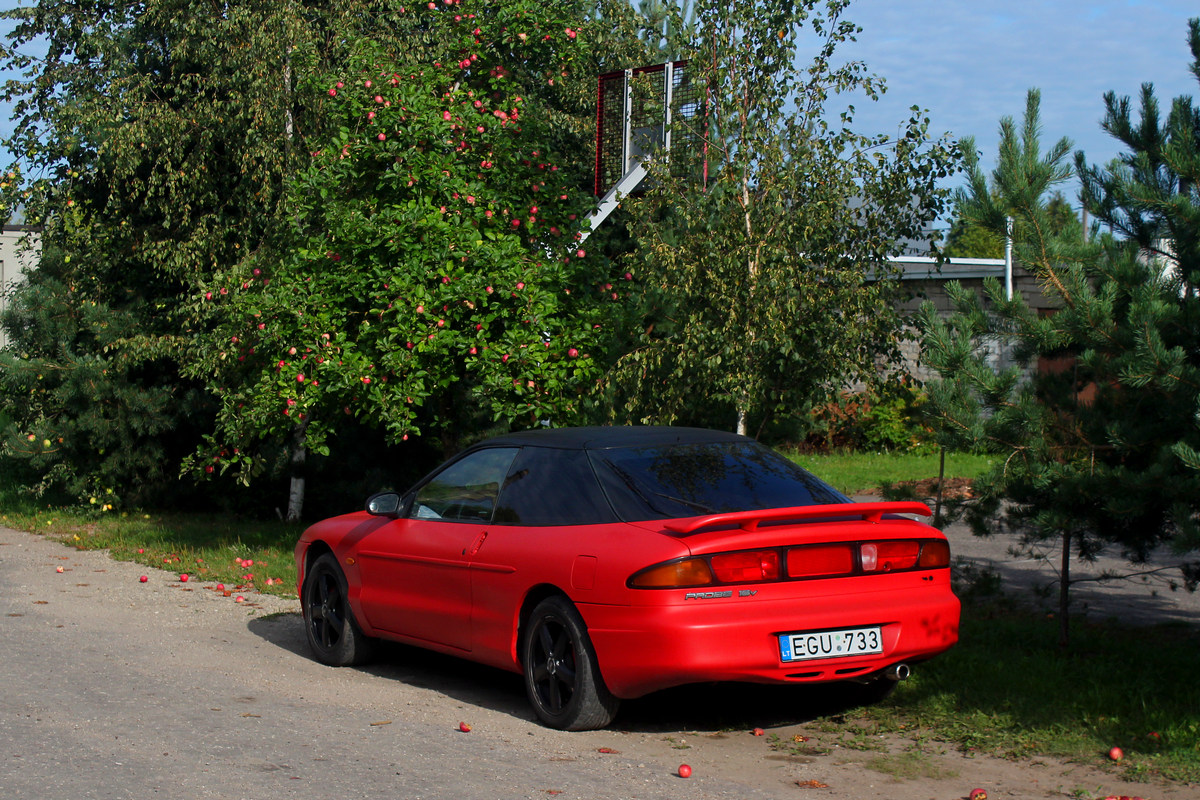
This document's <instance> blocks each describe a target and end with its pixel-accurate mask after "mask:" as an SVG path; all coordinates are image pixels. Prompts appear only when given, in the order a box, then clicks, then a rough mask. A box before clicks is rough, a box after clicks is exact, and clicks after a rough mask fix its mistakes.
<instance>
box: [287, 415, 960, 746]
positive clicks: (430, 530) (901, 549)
mask: <svg viewBox="0 0 1200 800" xmlns="http://www.w3.org/2000/svg"><path fill="white" fill-rule="evenodd" d="M907 514H916V515H925V516H928V514H929V509H928V508H927V507H926V506H925V505H924V504H922V503H914V502H887V503H854V502H853V501H851V500H850V499H848V498H847V497H845V496H844V495H842V494H840V493H839V492H837V491H835V490H834V489H832V488H830V487H829V486H828V485H826V484H824V483H822V482H821V481H819V480H817V479H816V478H815V477H813V476H812V475H811V474H810V473H808V472H806V471H805V470H803V469H801V468H799V467H798V466H796V465H795V464H793V463H792V462H791V461H789V460H787V459H786V458H783V457H782V456H779V455H777V454H776V453H775V452H774V451H772V450H770V449H768V448H766V447H763V446H761V445H759V444H757V443H756V442H754V441H752V440H750V439H746V438H744V437H741V436H736V435H733V434H729V433H721V432H716V431H707V430H697V429H689V428H665V427H664V428H652V427H646V428H640V427H625V428H622V427H613V428H563V429H546V430H538V431H528V432H524V433H514V434H510V435H507V436H500V437H498V438H495V439H491V440H489V441H486V442H483V443H481V444H478V445H475V446H474V447H471V448H469V449H468V450H466V451H464V452H463V453H461V454H460V455H458V456H457V457H455V458H454V459H452V460H450V461H449V462H447V463H446V464H445V465H443V466H442V467H440V468H439V469H438V470H437V471H435V472H434V473H433V474H432V475H430V476H429V477H427V478H425V479H424V480H422V481H421V482H420V483H418V484H417V486H416V487H415V488H413V489H412V490H410V491H409V492H407V493H406V494H404V495H400V494H398V493H393V492H385V493H382V494H377V495H375V496H373V497H371V498H370V499H369V500H368V501H367V508H366V510H365V511H360V512H357V513H354V514H347V515H344V516H340V517H334V518H333V519H328V520H324V521H322V522H319V523H317V524H315V525H313V526H312V527H311V528H309V529H308V530H307V531H305V532H304V535H303V536H302V537H301V538H300V541H299V543H298V544H297V545H296V563H297V566H298V567H299V572H300V587H299V588H300V597H301V603H302V607H303V612H304V624H305V629H306V632H307V635H308V641H309V644H310V645H311V646H312V650H313V653H314V654H315V656H316V658H317V659H318V660H320V661H322V662H324V663H326V664H331V665H337V666H343V665H349V664H356V663H359V662H361V661H362V660H364V659H365V658H367V656H368V655H369V653H370V650H371V645H372V642H373V640H375V639H390V640H394V641H398V642H406V643H408V644H413V645H417V646H420V647H425V648H429V649H431V650H437V651H439V652H442V653H450V654H453V655H456V656H462V657H463V658H469V659H472V660H475V661H479V662H482V663H484V664H491V665H493V666H496V667H500V668H502V669H506V670H511V671H514V672H520V673H522V674H523V675H524V677H525V685H526V688H527V690H528V693H529V699H530V702H531V703H532V704H533V708H534V711H535V712H536V714H537V716H538V718H539V719H540V720H541V721H542V722H543V723H545V724H546V725H549V726H550V727H554V728H561V729H565V730H586V729H593V728H601V727H604V726H605V725H607V724H609V722H611V721H612V719H613V717H614V716H615V714H616V712H617V706H618V704H619V702H620V699H621V698H634V697H639V696H641V695H645V694H647V693H649V692H653V691H656V690H659V689H664V688H667V687H670V686H678V685H682V684H686V683H696V682H708V681H750V682H758V683H780V684H782V683H813V682H824V681H856V682H858V683H860V684H863V685H864V687H865V689H864V691H865V693H866V694H868V695H869V694H877V695H879V696H882V695H884V694H886V693H887V691H888V690H889V689H890V687H891V686H892V685H894V682H895V681H896V680H899V679H902V678H904V677H905V676H907V675H908V672H909V665H910V664H912V663H915V662H917V661H922V660H924V659H927V658H929V657H931V656H934V655H936V654H938V653H940V652H942V651H943V650H946V649H947V648H949V647H950V646H952V645H953V644H954V643H955V641H957V638H958V620H959V603H958V599H957V598H956V597H955V596H954V594H953V593H952V592H951V590H950V569H949V567H950V548H949V545H948V544H947V543H946V537H945V536H943V535H942V533H941V532H940V531H938V530H936V529H934V528H931V527H930V526H928V525H925V524H923V523H921V522H917V521H914V520H912V519H910V518H908V517H906V516H902V515H907Z"/></svg>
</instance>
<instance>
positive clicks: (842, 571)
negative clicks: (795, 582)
mask: <svg viewBox="0 0 1200 800" xmlns="http://www.w3.org/2000/svg"><path fill="white" fill-rule="evenodd" d="M852 572H854V547H853V545H850V544H826V545H815V546H812V547H793V548H792V549H791V550H788V556H787V574H788V577H789V578H818V577H822V576H830V575H849V574H850V573H852Z"/></svg>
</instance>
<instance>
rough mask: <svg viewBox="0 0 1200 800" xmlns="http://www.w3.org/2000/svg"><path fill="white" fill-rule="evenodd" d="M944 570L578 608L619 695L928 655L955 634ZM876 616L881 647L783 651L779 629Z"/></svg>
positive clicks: (804, 675)
mask: <svg viewBox="0 0 1200 800" xmlns="http://www.w3.org/2000/svg"><path fill="white" fill-rule="evenodd" d="M946 573H947V574H946V575H944V576H938V578H937V583H938V584H939V585H938V586H930V585H929V584H928V583H926V584H925V585H923V586H920V587H919V589H916V590H915V591H914V587H912V586H911V584H910V585H909V586H907V587H897V588H894V589H891V590H888V591H865V592H864V591H851V592H845V593H838V594H833V595H827V596H811V595H810V596H803V597H799V596H795V595H793V596H783V595H785V594H787V591H786V589H780V588H774V587H773V588H774V590H772V588H760V589H759V590H758V591H759V595H756V596H748V597H747V596H741V595H739V589H738V588H737V587H733V589H732V592H731V596H729V597H715V598H705V597H698V598H693V599H687V600H682V601H681V598H682V597H683V596H684V594H685V593H684V592H682V591H675V590H671V593H670V594H668V593H667V592H647V593H645V594H647V595H650V598H648V599H650V600H651V601H652V602H649V603H646V604H641V605H632V606H606V605H592V604H586V603H584V604H580V605H579V610H580V613H581V614H582V615H583V617H584V620H585V621H586V623H587V626H588V632H589V635H590V636H591V640H592V644H593V645H594V646H595V649H596V656H597V660H598V662H599V667H600V672H601V674H602V675H603V676H604V680H605V683H606V684H607V685H608V688H609V689H610V690H611V691H612V692H613V694H615V695H616V696H618V697H623V698H634V697H640V696H642V695H644V694H648V693H649V692H654V691H658V690H660V689H666V688H669V687H671V686H680V685H683V684H687V683H702V682H710V681H743V682H750V683H811V682H823V681H837V680H850V679H854V678H862V677H866V676H870V675H872V674H874V673H878V672H880V671H882V670H885V669H887V668H888V667H890V666H892V665H894V664H898V663H904V662H908V663H911V662H914V661H920V660H923V659H926V658H929V657H931V656H934V655H936V654H938V653H941V652H942V651H944V650H947V649H948V648H950V647H951V646H953V645H954V643H955V642H956V641H958V623H959V602H958V598H956V597H955V596H954V594H953V593H952V592H951V591H950V588H949V577H948V570H947V571H946ZM897 577H898V576H897ZM867 580H872V579H867ZM884 580H887V579H886V578H885V579H884ZM778 586H779V585H776V587H778ZM763 595H766V596H763ZM772 595H773V596H772ZM876 625H878V626H880V629H881V633H882V638H883V652H882V653H880V654H877V655H857V656H849V657H835V658H823V659H815V660H805V661H791V662H784V661H783V660H782V658H781V655H780V646H779V636H780V634H784V633H796V632H805V631H814V632H815V631H829V630H838V629H846V628H859V627H868V626H876Z"/></svg>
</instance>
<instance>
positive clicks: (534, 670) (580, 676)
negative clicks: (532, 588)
mask: <svg viewBox="0 0 1200 800" xmlns="http://www.w3.org/2000/svg"><path fill="white" fill-rule="evenodd" d="M521 665H522V673H523V674H524V676H525V690H526V692H527V693H528V694H529V702H530V703H531V704H532V705H533V710H534V713H535V714H537V717H538V719H539V720H541V721H542V723H543V724H544V725H546V726H547V727H550V728H557V729H558V730H563V731H590V730H597V729H599V728H603V727H605V726H606V725H608V724H609V723H610V722H612V721H613V718H614V717H616V715H617V708H618V707H619V706H620V703H621V701H620V700H618V699H617V698H615V697H613V695H612V693H611V692H609V691H608V687H607V686H605V685H604V678H603V677H602V676H601V675H600V669H599V667H598V665H597V663H596V651H595V650H594V649H593V648H592V641H591V639H590V638H589V637H588V634H587V626H586V625H585V624H584V622H583V618H582V617H580V616H579V612H578V611H577V610H575V606H573V605H572V604H571V602H570V601H569V600H567V599H566V598H565V597H561V596H555V597H548V598H546V599H545V600H543V601H542V602H540V603H538V604H537V606H536V607H535V608H534V609H533V613H532V614H530V615H529V619H528V620H527V621H526V632H525V636H524V638H523V640H522V646H521Z"/></svg>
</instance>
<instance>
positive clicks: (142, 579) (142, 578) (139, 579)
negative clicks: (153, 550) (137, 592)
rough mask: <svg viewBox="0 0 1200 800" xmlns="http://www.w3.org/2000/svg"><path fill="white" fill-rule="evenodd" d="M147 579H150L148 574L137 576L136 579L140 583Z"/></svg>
mask: <svg viewBox="0 0 1200 800" xmlns="http://www.w3.org/2000/svg"><path fill="white" fill-rule="evenodd" d="M148 580H150V577H149V576H148V575H143V576H142V577H140V578H138V581H139V582H141V583H145V582H146V581H148Z"/></svg>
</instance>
